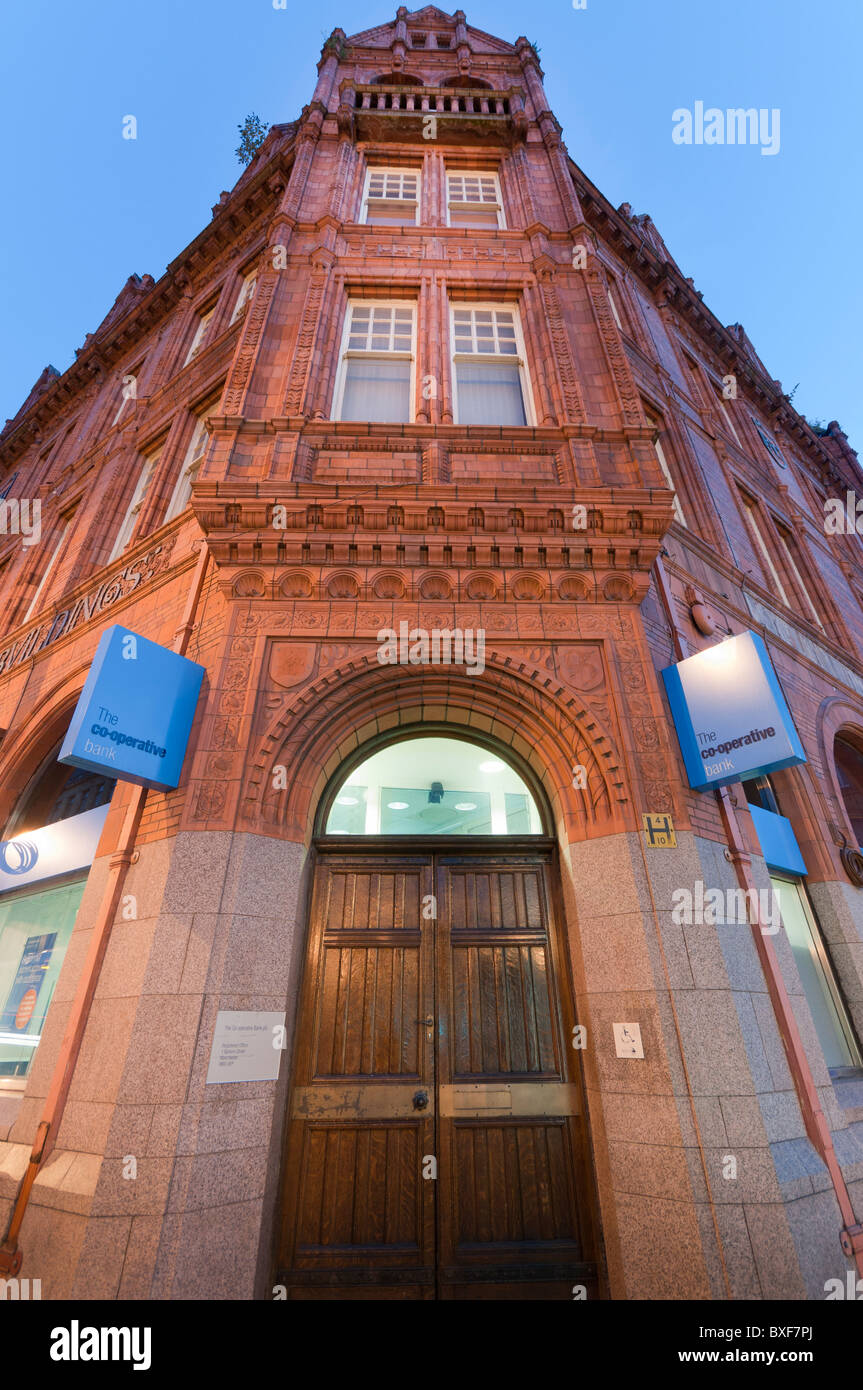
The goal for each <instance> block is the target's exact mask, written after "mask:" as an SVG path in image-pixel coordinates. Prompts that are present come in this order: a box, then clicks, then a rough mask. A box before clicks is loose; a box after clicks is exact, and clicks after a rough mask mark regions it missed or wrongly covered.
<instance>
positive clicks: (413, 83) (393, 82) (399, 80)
mask: <svg viewBox="0 0 863 1390" xmlns="http://www.w3.org/2000/svg"><path fill="white" fill-rule="evenodd" d="M371 81H372V83H373V84H374V86H376V87H422V86H423V79H422V78H421V77H417V76H415V74H414V73H412V72H382V73H380V74H379V75H378V76H377V77H373V78H372V79H371Z"/></svg>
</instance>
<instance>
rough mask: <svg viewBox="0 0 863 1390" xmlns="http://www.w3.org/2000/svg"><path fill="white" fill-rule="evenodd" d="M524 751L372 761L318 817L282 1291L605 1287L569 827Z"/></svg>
mask: <svg viewBox="0 0 863 1390" xmlns="http://www.w3.org/2000/svg"><path fill="white" fill-rule="evenodd" d="M548 825H549V820H548V812H547V808H546V807H545V805H544V801H543V798H542V795H541V791H540V788H539V785H538V783H537V782H536V779H535V777H534V776H533V774H532V773H531V772H530V771H529V769H527V768H526V767H518V766H516V765H515V762H514V760H512V758H511V755H509V754H503V753H501V752H500V751H499V750H497V749H496V748H495V747H494V745H491V744H485V743H482V742H480V741H478V740H474V738H473V736H472V737H471V740H470V741H468V740H467V739H463V738H454V737H452V736H450V735H449V733H440V732H438V731H435V732H432V733H428V732H427V733H425V734H423V732H422V731H421V730H414V731H412V732H410V731H409V732H402V734H401V736H400V737H399V738H398V739H397V740H395V741H394V740H393V739H392V738H391V739H390V740H389V741H380V742H379V743H378V744H377V745H372V746H371V747H368V746H367V747H366V748H365V749H364V750H360V751H359V752H357V753H356V754H355V755H354V756H353V757H352V758H351V759H350V760H349V762H348V763H347V764H344V765H343V766H342V767H341V768H340V769H339V771H338V772H337V773H336V774H335V776H334V777H333V778H332V779H331V781H330V783H329V785H328V787H327V789H326V790H325V792H324V795H323V797H322V798H321V801H320V804H319V808H318V818H317V829H318V834H317V835H316V837H315V842H314V845H315V869H314V883H313V889H312V895H311V906H310V918H309V932H308V941H307V947H306V960H305V971H304V979H303V986H302V992H301V998H300V1007H299V1012H298V1025H297V1032H296V1040H295V1048H294V1067H293V1085H292V1090H291V1096H290V1100H289V1107H290V1108H289V1115H288V1123H287V1131H286V1151H285V1160H284V1170H283V1192H282V1208H281V1224H280V1231H279V1238H278V1257H277V1272H276V1276H275V1279H276V1282H277V1283H279V1284H282V1285H284V1286H285V1287H286V1289H287V1290H288V1297H290V1298H295V1299H309V1298H349V1299H354V1298H396V1299H433V1298H443V1299H454V1298H458V1299H472V1298H481V1299H508V1298H515V1299H523V1298H542V1299H546V1298H567V1299H571V1298H572V1297H573V1286H576V1285H581V1286H583V1287H584V1289H585V1292H586V1294H587V1295H588V1296H595V1295H596V1293H597V1289H598V1279H597V1259H596V1222H595V1217H594V1200H593V1178H592V1172H591V1167H590V1160H589V1149H588V1141H587V1132H586V1120H585V1108H584V1097H583V1091H582V1083H581V1076H580V1070H579V1065H578V1058H579V1052H578V1051H577V1050H576V1049H575V1046H574V1042H575V1035H574V1027H575V1018H574V1015H573V1008H572V994H571V989H570V985H569V976H568V969H567V964H566V955H565V952H564V951H563V950H562V949H561V942H560V939H559V927H558V920H559V918H558V908H557V897H558V895H557V887H556V866H555V859H554V853H555V850H554V841H553V840H552V839H551V837H550V836H548V834H547V833H546V830H547V828H548Z"/></svg>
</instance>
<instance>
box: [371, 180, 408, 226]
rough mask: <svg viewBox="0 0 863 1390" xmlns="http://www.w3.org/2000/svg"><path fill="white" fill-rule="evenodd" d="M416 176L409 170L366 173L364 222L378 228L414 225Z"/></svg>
mask: <svg viewBox="0 0 863 1390" xmlns="http://www.w3.org/2000/svg"><path fill="white" fill-rule="evenodd" d="M419 179H420V176H419V173H418V172H417V171H416V170H410V169H369V171H368V173H367V174H366V190H365V196H364V198H363V221H364V222H367V223H370V224H372V225H381V226H386V225H389V226H405V225H407V226H412V225H415V224H416V221H417V212H418V206H419Z"/></svg>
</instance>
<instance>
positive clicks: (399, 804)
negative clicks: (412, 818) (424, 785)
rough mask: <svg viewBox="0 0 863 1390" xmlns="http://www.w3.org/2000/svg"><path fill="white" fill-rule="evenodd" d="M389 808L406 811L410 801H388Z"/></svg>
mask: <svg viewBox="0 0 863 1390" xmlns="http://www.w3.org/2000/svg"><path fill="white" fill-rule="evenodd" d="M387 809H388V810H390V811H406V810H407V809H408V803H407V802H406V801H388V802H387Z"/></svg>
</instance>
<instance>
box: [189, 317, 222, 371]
mask: <svg viewBox="0 0 863 1390" xmlns="http://www.w3.org/2000/svg"><path fill="white" fill-rule="evenodd" d="M215 312H216V304H215V303H213V304H211V305H210V307H209V309H202V310H201V311H200V312H199V313H198V314H197V319H198V322H197V325H196V327H195V332H194V334H193V335H192V341H191V342H190V344H189V351H188V352H187V353H186V356H185V359H184V361H183V366H184V367H188V365H189V363H190V362H194V360H195V358H196V357H199V356H200V353H201V349H202V347H203V346H204V343H205V342H206V339H207V333H208V331H209V328H210V324H211V323H212V322H213V316H214V314H215Z"/></svg>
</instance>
